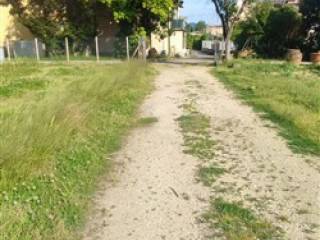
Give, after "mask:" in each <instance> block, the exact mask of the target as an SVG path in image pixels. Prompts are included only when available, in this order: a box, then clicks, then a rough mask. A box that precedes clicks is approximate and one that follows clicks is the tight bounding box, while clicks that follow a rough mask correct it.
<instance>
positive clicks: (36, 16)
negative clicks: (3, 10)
mask: <svg viewBox="0 0 320 240" xmlns="http://www.w3.org/2000/svg"><path fill="white" fill-rule="evenodd" d="M8 3H9V4H10V5H11V6H12V8H11V13H12V14H13V15H16V16H17V17H18V19H19V20H20V22H21V23H22V24H23V25H24V26H26V27H27V28H28V29H29V30H30V32H31V33H32V34H33V35H34V36H36V37H38V38H40V39H41V40H42V41H43V42H44V43H45V44H46V48H47V51H49V52H51V51H53V49H59V48H62V47H63V38H64V37H66V36H68V37H69V38H70V40H71V41H72V42H74V43H75V42H78V43H79V44H77V45H81V44H80V43H84V42H86V41H87V40H88V38H92V37H93V36H94V35H95V34H96V29H97V28H96V21H95V9H96V7H97V6H96V2H95V1H87V0H68V1H66V0H28V1H25V0H8ZM79 13H81V14H79Z"/></svg>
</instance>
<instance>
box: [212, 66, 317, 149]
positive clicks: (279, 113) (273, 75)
mask: <svg viewBox="0 0 320 240" xmlns="http://www.w3.org/2000/svg"><path fill="white" fill-rule="evenodd" d="M319 71H320V70H319V67H318V66H304V65H303V66H295V65H291V64H287V63H281V62H276V63H275V62H272V61H266V60H236V61H234V62H233V65H232V66H230V65H229V67H228V66H227V65H222V66H219V67H217V68H216V69H215V70H214V74H215V75H216V76H217V77H218V78H219V79H220V80H222V81H223V82H224V83H225V84H226V85H227V86H229V87H231V88H232V89H234V90H235V91H236V92H237V93H238V95H239V96H240V98H242V99H244V100H245V101H246V102H247V103H249V104H250V105H252V106H254V108H255V110H257V111H259V112H264V113H265V115H264V117H266V118H268V119H270V120H271V121H273V122H275V123H277V124H278V126H279V127H280V128H281V131H280V132H281V135H282V136H284V137H285V138H286V139H287V140H288V143H289V145H290V146H291V147H292V149H293V150H295V151H298V152H302V153H312V154H318V155H319V154H320V131H319V129H320V94H319V93H320V75H319Z"/></svg>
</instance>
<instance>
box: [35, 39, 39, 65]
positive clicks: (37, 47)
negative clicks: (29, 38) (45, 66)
mask: <svg viewBox="0 0 320 240" xmlns="http://www.w3.org/2000/svg"><path fill="white" fill-rule="evenodd" d="M34 43H35V46H36V56H37V61H40V54H39V45H38V38H35V39H34Z"/></svg>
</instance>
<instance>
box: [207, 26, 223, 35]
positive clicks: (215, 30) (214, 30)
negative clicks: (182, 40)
mask: <svg viewBox="0 0 320 240" xmlns="http://www.w3.org/2000/svg"><path fill="white" fill-rule="evenodd" d="M206 31H207V33H209V34H211V35H214V36H222V35H223V29H222V26H208V27H207V30H206Z"/></svg>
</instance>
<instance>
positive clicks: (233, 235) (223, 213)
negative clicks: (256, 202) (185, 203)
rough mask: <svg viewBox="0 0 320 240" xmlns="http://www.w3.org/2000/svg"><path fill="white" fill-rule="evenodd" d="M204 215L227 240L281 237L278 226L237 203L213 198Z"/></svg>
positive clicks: (270, 239) (271, 239)
mask: <svg viewBox="0 0 320 240" xmlns="http://www.w3.org/2000/svg"><path fill="white" fill-rule="evenodd" d="M204 217H205V219H206V220H207V221H208V222H210V223H211V226H212V227H213V228H218V229H220V230H221V231H222V232H223V234H224V236H225V237H226V239H227V240H253V239H260V240H275V239H282V233H281V231H280V230H279V229H278V228H276V227H274V226H272V224H270V223H269V222H267V221H265V220H263V219H260V218H259V217H257V216H256V215H255V214H254V213H253V212H252V211H251V210H249V209H246V208H244V207H242V206H241V204H239V203H230V202H226V201H224V200H223V199H221V198H218V199H215V200H213V201H212V202H211V208H210V211H209V212H208V213H207V214H205V216H204Z"/></svg>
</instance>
